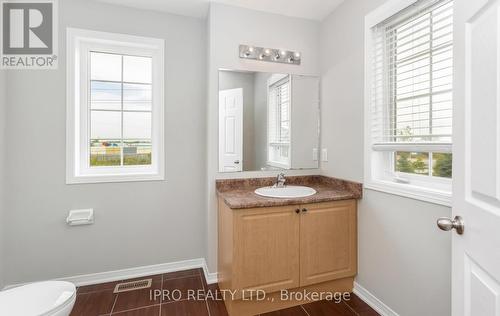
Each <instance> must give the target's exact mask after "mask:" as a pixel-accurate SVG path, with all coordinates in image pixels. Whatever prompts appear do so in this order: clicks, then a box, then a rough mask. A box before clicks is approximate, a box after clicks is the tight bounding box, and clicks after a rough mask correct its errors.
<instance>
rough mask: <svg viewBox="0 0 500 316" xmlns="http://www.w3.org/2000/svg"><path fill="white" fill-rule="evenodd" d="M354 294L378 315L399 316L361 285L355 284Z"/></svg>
mask: <svg viewBox="0 0 500 316" xmlns="http://www.w3.org/2000/svg"><path fill="white" fill-rule="evenodd" d="M353 292H354V294H356V295H357V296H359V298H360V299H362V300H363V301H364V302H365V303H366V304H368V305H370V307H371V308H373V309H374V310H375V311H376V312H377V313H379V314H380V315H382V316H399V315H398V313H396V312H395V311H393V310H392V309H391V308H390V307H389V306H387V305H385V304H384V302H382V301H381V300H379V299H378V298H377V297H375V296H374V295H373V294H372V293H370V292H369V291H368V290H367V289H365V288H364V287H363V286H361V285H360V284H359V283H357V282H354V289H353Z"/></svg>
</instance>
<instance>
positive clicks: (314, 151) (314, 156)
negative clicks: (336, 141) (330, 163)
mask: <svg viewBox="0 0 500 316" xmlns="http://www.w3.org/2000/svg"><path fill="white" fill-rule="evenodd" d="M318 154H319V153H318V148H313V161H318V159H319V158H318Z"/></svg>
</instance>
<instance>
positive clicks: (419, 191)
mask: <svg viewBox="0 0 500 316" xmlns="http://www.w3.org/2000/svg"><path fill="white" fill-rule="evenodd" d="M364 187H365V188H366V189H369V190H374V191H379V192H384V193H389V194H393V195H399V196H403V197H407V198H410V199H414V200H419V201H424V202H428V203H433V204H438V205H443V206H448V207H451V197H452V194H451V192H445V191H440V190H435V189H431V188H424V187H419V186H413V185H409V184H401V183H394V182H389V181H383V180H371V181H369V182H367V183H365V185H364Z"/></svg>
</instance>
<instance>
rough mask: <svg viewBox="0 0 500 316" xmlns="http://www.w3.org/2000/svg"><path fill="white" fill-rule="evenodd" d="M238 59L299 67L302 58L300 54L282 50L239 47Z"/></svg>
mask: <svg viewBox="0 0 500 316" xmlns="http://www.w3.org/2000/svg"><path fill="white" fill-rule="evenodd" d="M240 58H243V59H252V60H259V61H269V62H274V63H282V64H291V65H300V62H301V58H302V56H301V54H300V52H294V51H289V50H284V49H276V48H266V47H255V46H251V45H240Z"/></svg>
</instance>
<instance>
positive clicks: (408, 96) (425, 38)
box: [371, 0, 453, 152]
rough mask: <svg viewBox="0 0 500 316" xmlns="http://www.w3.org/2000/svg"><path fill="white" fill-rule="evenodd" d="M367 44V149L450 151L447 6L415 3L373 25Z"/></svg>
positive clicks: (447, 0) (445, 1)
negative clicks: (370, 43) (370, 50)
mask: <svg viewBox="0 0 500 316" xmlns="http://www.w3.org/2000/svg"><path fill="white" fill-rule="evenodd" d="M373 43H374V45H373V47H374V51H373V55H372V56H373V58H372V87H371V90H372V99H371V118H372V127H371V130H372V144H373V148H374V149H375V150H384V151H397V150H414V151H427V152H432V151H434V152H436V151H440V152H448V151H451V140H452V107H453V100H452V83H453V1H452V0H440V1H436V0H421V1H418V2H416V3H415V4H414V5H412V6H410V7H408V8H407V9H405V10H403V11H402V12H400V13H398V14H397V15H396V16H393V17H391V18H389V19H388V20H386V21H384V22H382V23H380V24H379V25H377V26H375V27H374V28H373ZM410 148H411V149H410Z"/></svg>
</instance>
